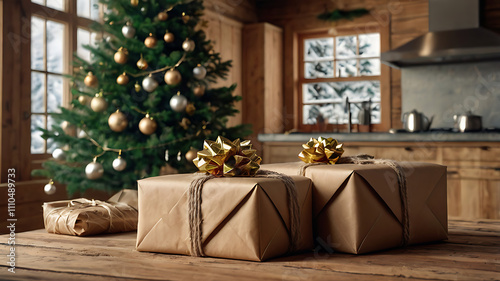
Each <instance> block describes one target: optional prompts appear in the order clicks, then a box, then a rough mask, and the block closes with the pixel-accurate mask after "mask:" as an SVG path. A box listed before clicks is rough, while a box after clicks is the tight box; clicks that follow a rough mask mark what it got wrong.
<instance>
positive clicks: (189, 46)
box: [182, 39, 195, 52]
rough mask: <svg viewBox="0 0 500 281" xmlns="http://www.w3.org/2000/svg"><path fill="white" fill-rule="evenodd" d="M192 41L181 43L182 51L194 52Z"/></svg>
mask: <svg viewBox="0 0 500 281" xmlns="http://www.w3.org/2000/svg"><path fill="white" fill-rule="evenodd" d="M194 47H195V44H194V41H193V40H191V39H186V40H184V42H182V49H183V50H184V51H186V52H192V51H194Z"/></svg>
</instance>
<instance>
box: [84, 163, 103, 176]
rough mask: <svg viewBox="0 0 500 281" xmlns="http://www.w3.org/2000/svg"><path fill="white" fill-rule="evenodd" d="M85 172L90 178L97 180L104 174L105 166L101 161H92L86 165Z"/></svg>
mask: <svg viewBox="0 0 500 281" xmlns="http://www.w3.org/2000/svg"><path fill="white" fill-rule="evenodd" d="M85 174H86V175H87V178H88V179H89V180H96V179H98V178H100V177H102V175H103V174H104V168H103V167H102V165H101V163H97V162H95V160H94V162H91V163H89V164H88V165H87V166H86V167H85Z"/></svg>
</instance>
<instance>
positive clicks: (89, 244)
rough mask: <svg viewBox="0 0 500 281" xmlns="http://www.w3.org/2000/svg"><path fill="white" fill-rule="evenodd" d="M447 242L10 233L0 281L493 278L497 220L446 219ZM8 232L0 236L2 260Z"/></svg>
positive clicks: (499, 275)
mask: <svg viewBox="0 0 500 281" xmlns="http://www.w3.org/2000/svg"><path fill="white" fill-rule="evenodd" d="M449 233H450V235H449V240H448V241H445V242H441V243H436V244H428V245H419V246H410V247H407V248H404V249H394V250H389V251H383V252H378V253H374V254H367V255H359V256H356V255H350V254H340V253H333V254H328V253H326V252H322V251H314V252H311V253H306V254H301V255H295V256H290V257H282V258H278V259H273V260H270V261H267V262H260V263H259V262H247V261H238V260H229V259H217V258H194V257H189V256H179V255H167V254H156V253H144V252H137V251H136V250H135V236H136V233H135V232H129V233H120V234H110V235H101V236H94V237H73V236H65V235H56V234H48V233H46V232H45V230H43V229H41V230H35V231H29V232H24V233H17V234H16V269H15V271H16V273H15V274H13V273H10V272H8V268H9V266H8V265H7V264H6V262H4V261H2V262H1V263H0V279H1V280H256V279H260V280H400V279H415V280H422V279H425V280H500V221H497V220H481V221H463V220H450V222H449ZM7 239H8V236H7V235H2V236H0V244H1V245H2V251H1V252H2V255H1V256H2V258H3V259H5V260H7V257H6V255H5V253H8V250H9V247H10V246H9V245H7Z"/></svg>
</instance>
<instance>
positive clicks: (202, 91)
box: [193, 85, 205, 97]
mask: <svg viewBox="0 0 500 281" xmlns="http://www.w3.org/2000/svg"><path fill="white" fill-rule="evenodd" d="M193 94H194V95H195V96H197V97H202V96H203V95H204V94H205V86H204V85H198V86H196V87H194V89H193Z"/></svg>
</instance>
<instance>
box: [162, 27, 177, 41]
mask: <svg viewBox="0 0 500 281" xmlns="http://www.w3.org/2000/svg"><path fill="white" fill-rule="evenodd" d="M163 40H164V41H165V42H167V43H172V42H174V40H175V36H174V34H173V33H172V32H168V30H167V31H166V32H165V35H163Z"/></svg>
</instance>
